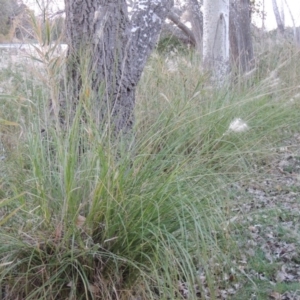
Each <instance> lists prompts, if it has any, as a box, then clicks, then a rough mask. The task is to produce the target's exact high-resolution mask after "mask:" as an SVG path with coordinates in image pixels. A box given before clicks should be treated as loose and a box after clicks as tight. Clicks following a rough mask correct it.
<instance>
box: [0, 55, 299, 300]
mask: <svg viewBox="0 0 300 300" xmlns="http://www.w3.org/2000/svg"><path fill="white" fill-rule="evenodd" d="M38 53H39V60H41V61H42V62H43V64H42V65H38V66H36V68H37V70H35V71H34V74H35V76H34V77H30V76H28V72H30V69H26V70H27V74H24V69H22V68H21V67H20V68H17V69H14V70H12V71H11V73H10V76H11V77H12V78H13V79H12V80H14V82H15V83H16V84H14V87H15V88H14V90H13V91H12V92H11V93H8V92H6V94H5V95H2V96H1V98H0V101H1V102H0V105H1V109H0V120H1V123H0V126H1V127H0V133H1V142H2V144H3V147H4V150H5V159H4V160H3V161H1V164H0V173H1V181H0V188H1V194H0V195H1V198H2V200H0V215H1V221H0V282H1V284H0V287H1V293H2V295H3V296H2V297H4V299H14V298H18V297H19V299H182V298H188V299H198V298H200V297H204V295H206V296H209V297H210V299H215V298H217V295H218V289H219V288H222V287H225V286H226V285H228V284H230V283H228V282H227V281H226V280H225V279H224V278H225V277H226V276H225V274H229V273H230V272H232V270H235V271H236V272H238V270H237V261H238V258H239V253H238V249H237V247H236V246H235V242H234V241H233V240H232V238H231V230H232V226H233V224H231V223H230V222H229V220H230V218H231V217H232V215H231V214H230V212H229V210H228V207H229V206H230V197H231V190H230V184H232V183H233V182H237V181H239V180H241V179H247V178H251V176H252V174H253V170H255V169H256V167H257V164H259V162H260V160H261V159H262V158H265V157H269V156H270V155H272V153H273V152H274V149H276V146H277V142H278V141H280V139H281V137H282V135H287V134H289V132H292V131H293V130H294V126H295V127H296V126H298V125H299V121H298V120H297V119H296V118H295V116H296V108H299V104H297V102H296V101H290V102H289V101H288V100H289V98H290V97H292V96H293V93H294V92H295V91H296V87H288V86H281V85H280V86H279V85H276V86H274V87H272V88H267V87H269V85H270V84H269V83H268V84H267V83H266V82H264V79H263V78H262V79H260V80H257V78H255V76H256V75H255V74H254V75H253V76H254V77H253V78H252V77H251V79H249V78H247V79H244V81H243V80H241V81H240V82H239V84H238V85H236V86H231V87H229V86H228V87H226V88H224V89H221V90H220V89H219V90H215V89H214V88H213V87H211V86H210V85H209V82H208V80H207V78H206V76H205V75H201V74H200V72H199V68H198V67H197V65H198V62H197V59H196V58H194V57H192V55H191V56H187V57H184V59H183V60H182V61H181V62H180V63H178V71H176V70H175V71H174V72H172V73H170V72H168V71H167V66H166V64H165V61H164V60H163V59H162V58H161V57H160V56H153V57H152V59H151V61H150V62H149V65H148V67H147V68H146V70H145V73H144V74H143V78H142V80H141V84H140V86H139V89H138V93H137V107H136V118H137V122H136V128H135V133H136V136H135V140H134V141H133V142H132V143H131V147H132V148H131V150H132V151H128V143H127V144H126V146H125V145H124V144H122V142H121V143H112V141H111V140H110V139H109V138H107V136H106V134H105V133H104V132H102V131H99V129H98V128H97V127H96V126H95V122H94V120H93V118H92V117H90V118H89V117H88V116H91V115H92V113H90V111H89V109H91V108H90V106H89V105H83V104H82V105H79V107H78V111H77V113H76V116H75V119H74V120H73V123H72V124H71V125H70V126H68V128H65V127H64V128H60V126H59V122H57V119H55V118H57V117H58V115H57V114H55V113H54V116H52V117H50V110H51V109H50V108H49V98H51V101H52V103H53V101H55V103H57V102H58V101H59V97H60V96H59V95H58V90H57V82H58V81H59V82H61V80H62V81H64V80H65V79H64V78H59V77H58V76H59V75H58V73H59V72H58V70H59V68H60V67H61V66H60V65H56V64H54V63H53V62H54V60H51V59H50V60H49V59H48V58H47V59H44V60H43V59H42V58H43V52H42V51H40V52H38ZM47 55H48V54H47ZM294 55H295V56H296V55H298V54H297V53H295V54H294ZM185 61H187V62H188V61H191V62H192V63H191V64H187V65H185V63H184V62H185ZM290 62H291V61H286V66H288V64H289V63H290ZM293 63H294V61H293ZM41 70H43V71H42V72H40V71H41ZM7 71H8V70H2V71H1V74H0V76H5V74H6V73H5V72H7ZM249 80H250V82H249ZM251 80H252V81H251ZM62 86H63V85H62ZM249 86H250V88H249ZM49 95H50V96H49ZM87 97H88V96H87ZM64 98H65V100H66V101H69V100H70V99H68V97H67V95H64ZM92 100H93V99H89V98H86V99H85V101H87V102H88V101H92ZM87 102H85V104H86V103H87ZM82 115H85V120H84V122H83V121H82V118H81V116H82ZM51 118H54V122H53V121H52V119H51ZM236 118H241V120H242V121H243V122H245V123H246V124H247V126H246V127H247V131H244V132H239V131H241V130H237V132H235V129H234V126H233V125H231V126H230V124H232V122H233V121H234V120H236ZM246 127H245V128H246ZM242 131H243V130H242ZM230 270H231V271H230ZM5 297H6V298H5Z"/></svg>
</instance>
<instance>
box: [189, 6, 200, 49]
mask: <svg viewBox="0 0 300 300" xmlns="http://www.w3.org/2000/svg"><path fill="white" fill-rule="evenodd" d="M187 9H188V12H189V21H190V22H191V25H192V31H193V34H194V37H195V42H196V49H197V52H198V53H199V54H201V53H202V49H203V14H202V12H201V10H200V4H199V2H198V0H187Z"/></svg>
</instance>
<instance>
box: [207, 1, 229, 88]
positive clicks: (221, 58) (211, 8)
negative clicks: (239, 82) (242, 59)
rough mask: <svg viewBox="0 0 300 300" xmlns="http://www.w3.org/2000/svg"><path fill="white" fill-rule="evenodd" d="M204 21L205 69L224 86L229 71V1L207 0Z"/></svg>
mask: <svg viewBox="0 0 300 300" xmlns="http://www.w3.org/2000/svg"><path fill="white" fill-rule="evenodd" d="M203 19H204V22H203V62H204V67H205V68H206V69H208V70H210V71H211V72H212V76H213V80H214V81H215V82H216V83H217V84H218V85H222V84H223V83H224V80H225V78H226V75H227V73H228V70H229V0H205V1H204V10H203Z"/></svg>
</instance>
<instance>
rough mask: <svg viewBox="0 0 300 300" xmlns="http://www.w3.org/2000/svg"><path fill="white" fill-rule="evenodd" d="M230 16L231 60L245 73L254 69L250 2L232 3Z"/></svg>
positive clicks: (247, 0) (239, 1) (244, 0)
mask: <svg viewBox="0 0 300 300" xmlns="http://www.w3.org/2000/svg"><path fill="white" fill-rule="evenodd" d="M229 14H230V18H229V20H230V21H229V24H230V30H229V37H230V49H231V59H232V60H233V64H234V65H235V66H236V67H237V68H238V69H239V71H240V73H244V72H247V71H249V70H250V69H251V68H252V67H253V44H252V35H251V18H250V1H249V0H234V1H231V3H230V13H229Z"/></svg>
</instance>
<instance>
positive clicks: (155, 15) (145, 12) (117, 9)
mask: <svg viewBox="0 0 300 300" xmlns="http://www.w3.org/2000/svg"><path fill="white" fill-rule="evenodd" d="M172 6H173V0H160V1H158V0H157V1H153V0H140V1H139V2H138V3H137V5H136V6H135V7H134V9H133V13H132V17H131V20H129V17H128V11H127V4H126V0H82V1H74V0H65V7H66V34H67V42H68V46H69V48H68V54H67V76H68V80H69V82H68V91H69V93H70V94H69V96H68V97H69V98H70V99H73V100H72V101H73V102H74V105H73V108H74V107H76V105H77V104H78V102H79V101H83V99H84V96H85V95H92V96H93V97H94V98H95V99H96V111H97V115H96V120H97V122H98V124H99V126H103V125H105V124H108V125H110V126H112V128H113V132H114V133H115V135H119V134H126V133H128V132H130V131H131V129H132V126H133V123H134V106H135V91H136V86H137V84H138V82H139V80H140V77H141V74H142V71H143V69H144V66H145V64H146V61H147V58H148V57H149V55H150V53H151V51H152V50H153V48H154V47H155V45H156V42H157V39H158V37H159V33H160V30H161V28H162V25H163V23H164V21H165V19H166V17H167V15H168V13H169V11H170V9H171V8H172ZM86 61H87V63H86ZM85 66H86V68H85V69H84V67H85Z"/></svg>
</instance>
